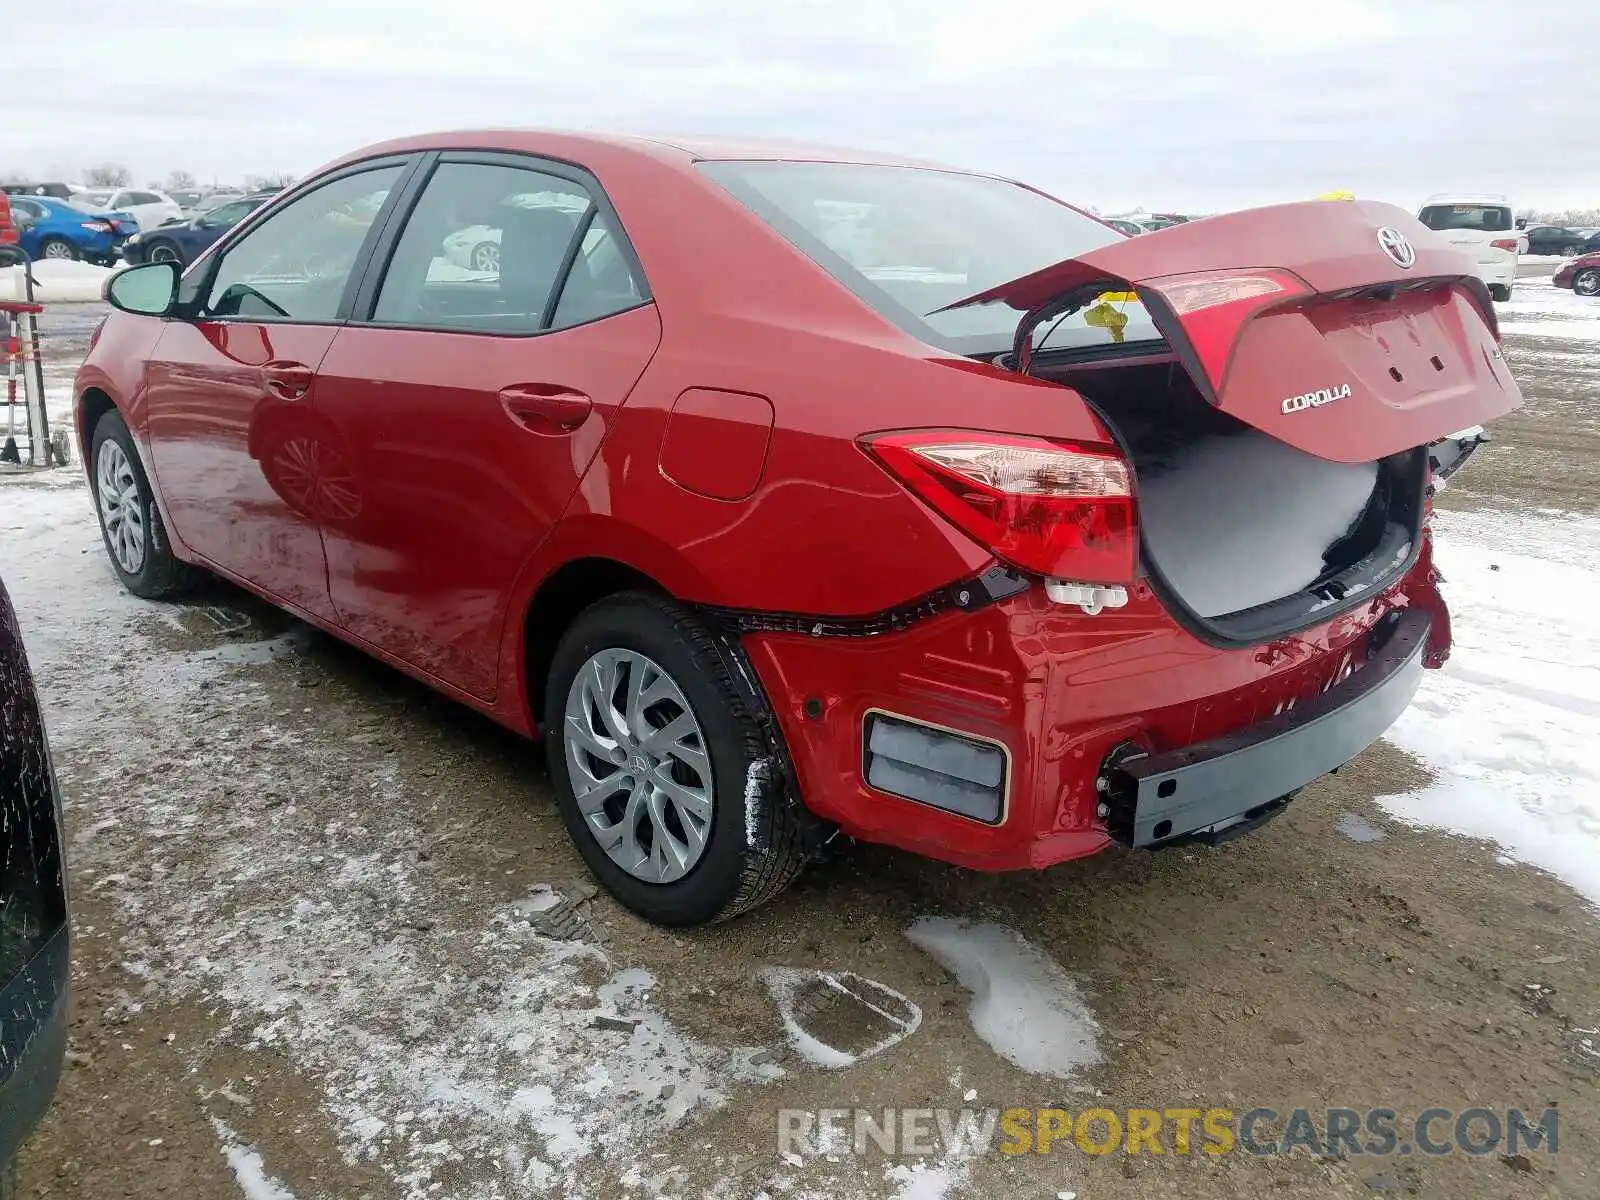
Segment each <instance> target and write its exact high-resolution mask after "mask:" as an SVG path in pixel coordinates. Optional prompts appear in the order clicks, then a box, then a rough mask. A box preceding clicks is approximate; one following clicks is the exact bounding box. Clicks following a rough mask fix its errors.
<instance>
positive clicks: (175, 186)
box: [167, 171, 194, 192]
mask: <svg viewBox="0 0 1600 1200" xmlns="http://www.w3.org/2000/svg"><path fill="white" fill-rule="evenodd" d="M167 191H169V192H192V191H194V175H193V173H192V172H189V171H168V172H167Z"/></svg>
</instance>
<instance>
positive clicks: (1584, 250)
mask: <svg viewBox="0 0 1600 1200" xmlns="http://www.w3.org/2000/svg"><path fill="white" fill-rule="evenodd" d="M1578 232H1580V233H1582V234H1583V241H1581V242H1579V243H1578V249H1577V253H1579V254H1596V253H1600V229H1581V230H1579V231H1578Z"/></svg>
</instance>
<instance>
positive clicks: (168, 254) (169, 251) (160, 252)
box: [145, 238, 183, 266]
mask: <svg viewBox="0 0 1600 1200" xmlns="http://www.w3.org/2000/svg"><path fill="white" fill-rule="evenodd" d="M145 258H146V260H147V261H149V262H170V263H177V264H178V265H179V266H182V265H183V254H182V252H181V251H179V249H178V247H177V246H175V245H173V244H172V243H171V242H169V241H167V240H166V239H164V238H163V239H162V240H160V241H155V242H151V243H150V245H149V246H148V247H147V248H146V250H145Z"/></svg>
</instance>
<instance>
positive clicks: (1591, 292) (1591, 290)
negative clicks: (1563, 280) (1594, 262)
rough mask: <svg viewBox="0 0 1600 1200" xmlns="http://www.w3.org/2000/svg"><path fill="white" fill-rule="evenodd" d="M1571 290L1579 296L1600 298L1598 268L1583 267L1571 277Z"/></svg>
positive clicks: (1599, 272) (1599, 270)
mask: <svg viewBox="0 0 1600 1200" xmlns="http://www.w3.org/2000/svg"><path fill="white" fill-rule="evenodd" d="M1572 290H1573V291H1575V292H1577V293H1578V295H1580V296H1600V268H1597V267H1585V268H1584V269H1583V270H1581V271H1579V272H1578V273H1577V274H1576V275H1574V276H1573V277H1572Z"/></svg>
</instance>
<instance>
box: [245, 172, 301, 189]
mask: <svg viewBox="0 0 1600 1200" xmlns="http://www.w3.org/2000/svg"><path fill="white" fill-rule="evenodd" d="M293 182H294V176H293V175H291V174H289V173H288V172H287V171H272V172H269V173H267V174H265V175H246V176H245V177H244V186H245V188H246V189H247V190H249V191H252V192H259V191H260V190H261V189H262V188H285V187H288V186H289V185H290V184H291V183H293Z"/></svg>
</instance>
